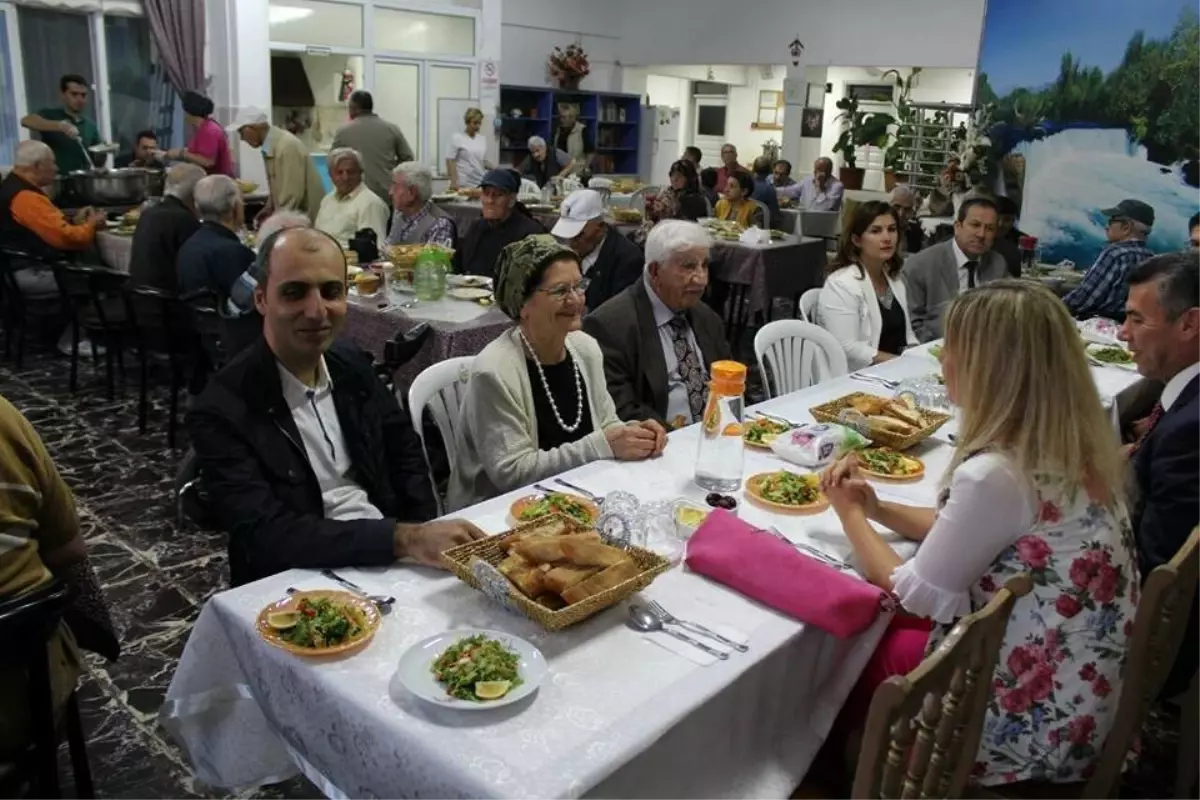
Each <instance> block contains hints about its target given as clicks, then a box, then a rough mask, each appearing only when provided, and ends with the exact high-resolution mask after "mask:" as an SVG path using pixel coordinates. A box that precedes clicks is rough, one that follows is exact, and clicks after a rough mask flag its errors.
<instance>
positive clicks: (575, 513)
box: [508, 492, 600, 527]
mask: <svg viewBox="0 0 1200 800" xmlns="http://www.w3.org/2000/svg"><path fill="white" fill-rule="evenodd" d="M508 513H510V514H512V518H513V520H514V521H515V522H516V524H518V525H519V524H521V523H522V522H532V521H533V520H535V519H541V518H542V517H544V516H546V515H548V514H566V515H567V516H568V517H571V518H572V519H574V520H578V521H579V522H581V523H583V524H584V525H587V526H588V527H591V526H592V525H595V524H596V520H598V519H600V509H599V508H597V507H596V504H595V503H593V502H592V501H591V500H588V499H586V498H583V497H580V496H579V495H577V494H570V493H568V492H550V493H548V494H531V495H529V496H528V497H522V498H520V499H519V500H516V501H515V502H514V503H513V504H512V505H511V506H510V507H509V509H508Z"/></svg>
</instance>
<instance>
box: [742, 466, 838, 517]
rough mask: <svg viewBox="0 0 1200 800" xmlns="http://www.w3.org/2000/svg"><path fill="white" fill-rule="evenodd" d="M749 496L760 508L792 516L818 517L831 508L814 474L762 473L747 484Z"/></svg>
mask: <svg viewBox="0 0 1200 800" xmlns="http://www.w3.org/2000/svg"><path fill="white" fill-rule="evenodd" d="M746 496H747V497H749V498H750V499H751V500H753V501H754V502H755V503H757V504H758V505H760V506H765V507H767V508H769V509H771V510H773V511H786V512H788V513H792V514H819V513H821V512H822V511H824V510H825V509H827V508H829V501H828V500H826V499H825V495H823V494H821V486H820V480H819V478H817V476H816V475H815V474H814V473H808V474H805V475H798V474H796V473H795V472H788V471H787V470H780V471H778V472H760V473H759V474H757V475H751V476H750V477H749V478H748V479H747V480H746Z"/></svg>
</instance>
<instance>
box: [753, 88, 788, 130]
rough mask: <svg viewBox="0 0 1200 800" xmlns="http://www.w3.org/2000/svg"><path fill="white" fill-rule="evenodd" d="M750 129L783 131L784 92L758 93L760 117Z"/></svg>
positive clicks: (766, 91) (768, 91) (764, 91)
mask: <svg viewBox="0 0 1200 800" xmlns="http://www.w3.org/2000/svg"><path fill="white" fill-rule="evenodd" d="M750 127H751V128H754V129H756V130H773V131H778V130H783V92H777V91H774V90H770V89H767V90H762V91H760V92H759V93H758V115H757V116H756V118H755V120H754V122H753V123H752V124H751V125H750Z"/></svg>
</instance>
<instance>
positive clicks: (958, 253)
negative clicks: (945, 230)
mask: <svg viewBox="0 0 1200 800" xmlns="http://www.w3.org/2000/svg"><path fill="white" fill-rule="evenodd" d="M950 249H951V251H952V252H953V253H954V266H955V267H957V268H958V269H962V268H963V265H964V264H966V263H967V262H968V261H971V260H972V259H970V258H968V257H967V254H966V253H964V252H963V251H962V248H961V247H959V246H958V240H957V239H951V240H950ZM975 261H976V262H978V259H975Z"/></svg>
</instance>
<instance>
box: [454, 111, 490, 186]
mask: <svg viewBox="0 0 1200 800" xmlns="http://www.w3.org/2000/svg"><path fill="white" fill-rule="evenodd" d="M463 123H464V125H465V126H466V127H465V128H464V129H463V130H462V131H459V132H455V133H454V134H452V135H451V136H450V157H449V158H447V159H446V173H447V174H448V175H449V176H450V188H451V189H457V188H459V187H460V186H461V187H463V188H466V189H473V188H475V187H476V186H478V185H479V182H480V181H481V180H483V173H484V171H485V170H489V169H491V168H492V165H491V163H490V162H489V161H488V160H487V147H488V145H487V137H486V136H484V135H483V134H482V133H480V131H479V129H480V128H481V127H482V126H483V112H482V111H480V110H479V109H478V108H468V109H467V110H466V113H464V114H463Z"/></svg>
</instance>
